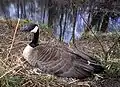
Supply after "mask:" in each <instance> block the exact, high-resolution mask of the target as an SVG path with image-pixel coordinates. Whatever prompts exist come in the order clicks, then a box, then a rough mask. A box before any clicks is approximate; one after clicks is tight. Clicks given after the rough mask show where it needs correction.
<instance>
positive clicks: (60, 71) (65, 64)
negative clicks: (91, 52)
mask: <svg viewBox="0 0 120 87" xmlns="http://www.w3.org/2000/svg"><path fill="white" fill-rule="evenodd" d="M38 49H39V51H38V53H37V54H38V58H37V64H36V66H37V67H38V68H40V69H41V70H42V71H43V72H45V73H49V74H54V75H57V76H61V77H73V78H85V77H87V76H89V75H91V73H92V72H93V70H94V67H92V66H90V65H89V64H88V60H87V59H86V58H83V57H82V56H79V55H78V54H75V53H73V52H72V51H71V50H69V48H67V47H64V46H57V45H53V46H51V45H40V46H39V47H38ZM63 49H64V50H63Z"/></svg>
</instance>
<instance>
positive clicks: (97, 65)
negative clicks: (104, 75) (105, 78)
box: [90, 63, 104, 74]
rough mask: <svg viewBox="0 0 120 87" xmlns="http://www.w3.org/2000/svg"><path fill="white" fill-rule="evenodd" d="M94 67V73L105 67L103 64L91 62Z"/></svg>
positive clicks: (101, 70)
mask: <svg viewBox="0 0 120 87" xmlns="http://www.w3.org/2000/svg"><path fill="white" fill-rule="evenodd" d="M90 65H91V66H92V67H94V70H93V73H95V74H98V73H101V72H103V71H104V68H103V66H102V65H99V64H95V63H91V64H90Z"/></svg>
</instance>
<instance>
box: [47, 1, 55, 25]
mask: <svg viewBox="0 0 120 87" xmlns="http://www.w3.org/2000/svg"><path fill="white" fill-rule="evenodd" d="M48 8H49V9H48V27H53V19H54V16H55V14H56V6H55V5H54V4H53V3H52V0H49V1H48Z"/></svg>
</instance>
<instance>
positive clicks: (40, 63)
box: [23, 24, 104, 79]
mask: <svg viewBox="0 0 120 87" xmlns="http://www.w3.org/2000/svg"><path fill="white" fill-rule="evenodd" d="M23 31H28V32H32V33H34V36H33V39H32V41H31V42H30V43H29V44H28V45H27V46H26V47H25V49H24V51H23V57H24V58H25V59H26V60H27V61H28V62H29V64H31V65H32V66H34V67H37V68H39V69H40V70H42V71H43V72H45V73H49V74H52V75H56V76H59V77H70V78H79V79H83V78H86V77H89V76H91V75H92V74H93V73H100V72H102V71H103V70H104V68H103V67H102V66H101V65H100V64H97V61H96V60H95V59H93V58H91V57H90V56H88V55H85V54H83V53H79V54H78V53H75V52H73V51H72V50H71V49H70V48H69V47H68V46H64V45H60V44H59V45H58V44H54V45H53V44H50V43H46V44H39V45H38V39H39V27H38V25H37V24H30V25H28V27H25V28H24V29H23Z"/></svg>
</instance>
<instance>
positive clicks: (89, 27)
mask: <svg viewBox="0 0 120 87" xmlns="http://www.w3.org/2000/svg"><path fill="white" fill-rule="evenodd" d="M81 17H82V15H81ZM82 19H83V21H84V22H85V24H87V28H88V29H89V30H90V31H91V32H92V34H93V35H94V36H95V38H96V40H97V41H98V42H99V44H100V46H101V47H102V50H103V52H104V54H106V51H105V49H104V47H103V45H102V44H101V42H100V40H99V39H98V37H97V36H96V35H95V33H94V32H93V31H92V30H91V26H89V25H88V23H87V22H86V20H85V19H84V18H83V17H82Z"/></svg>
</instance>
